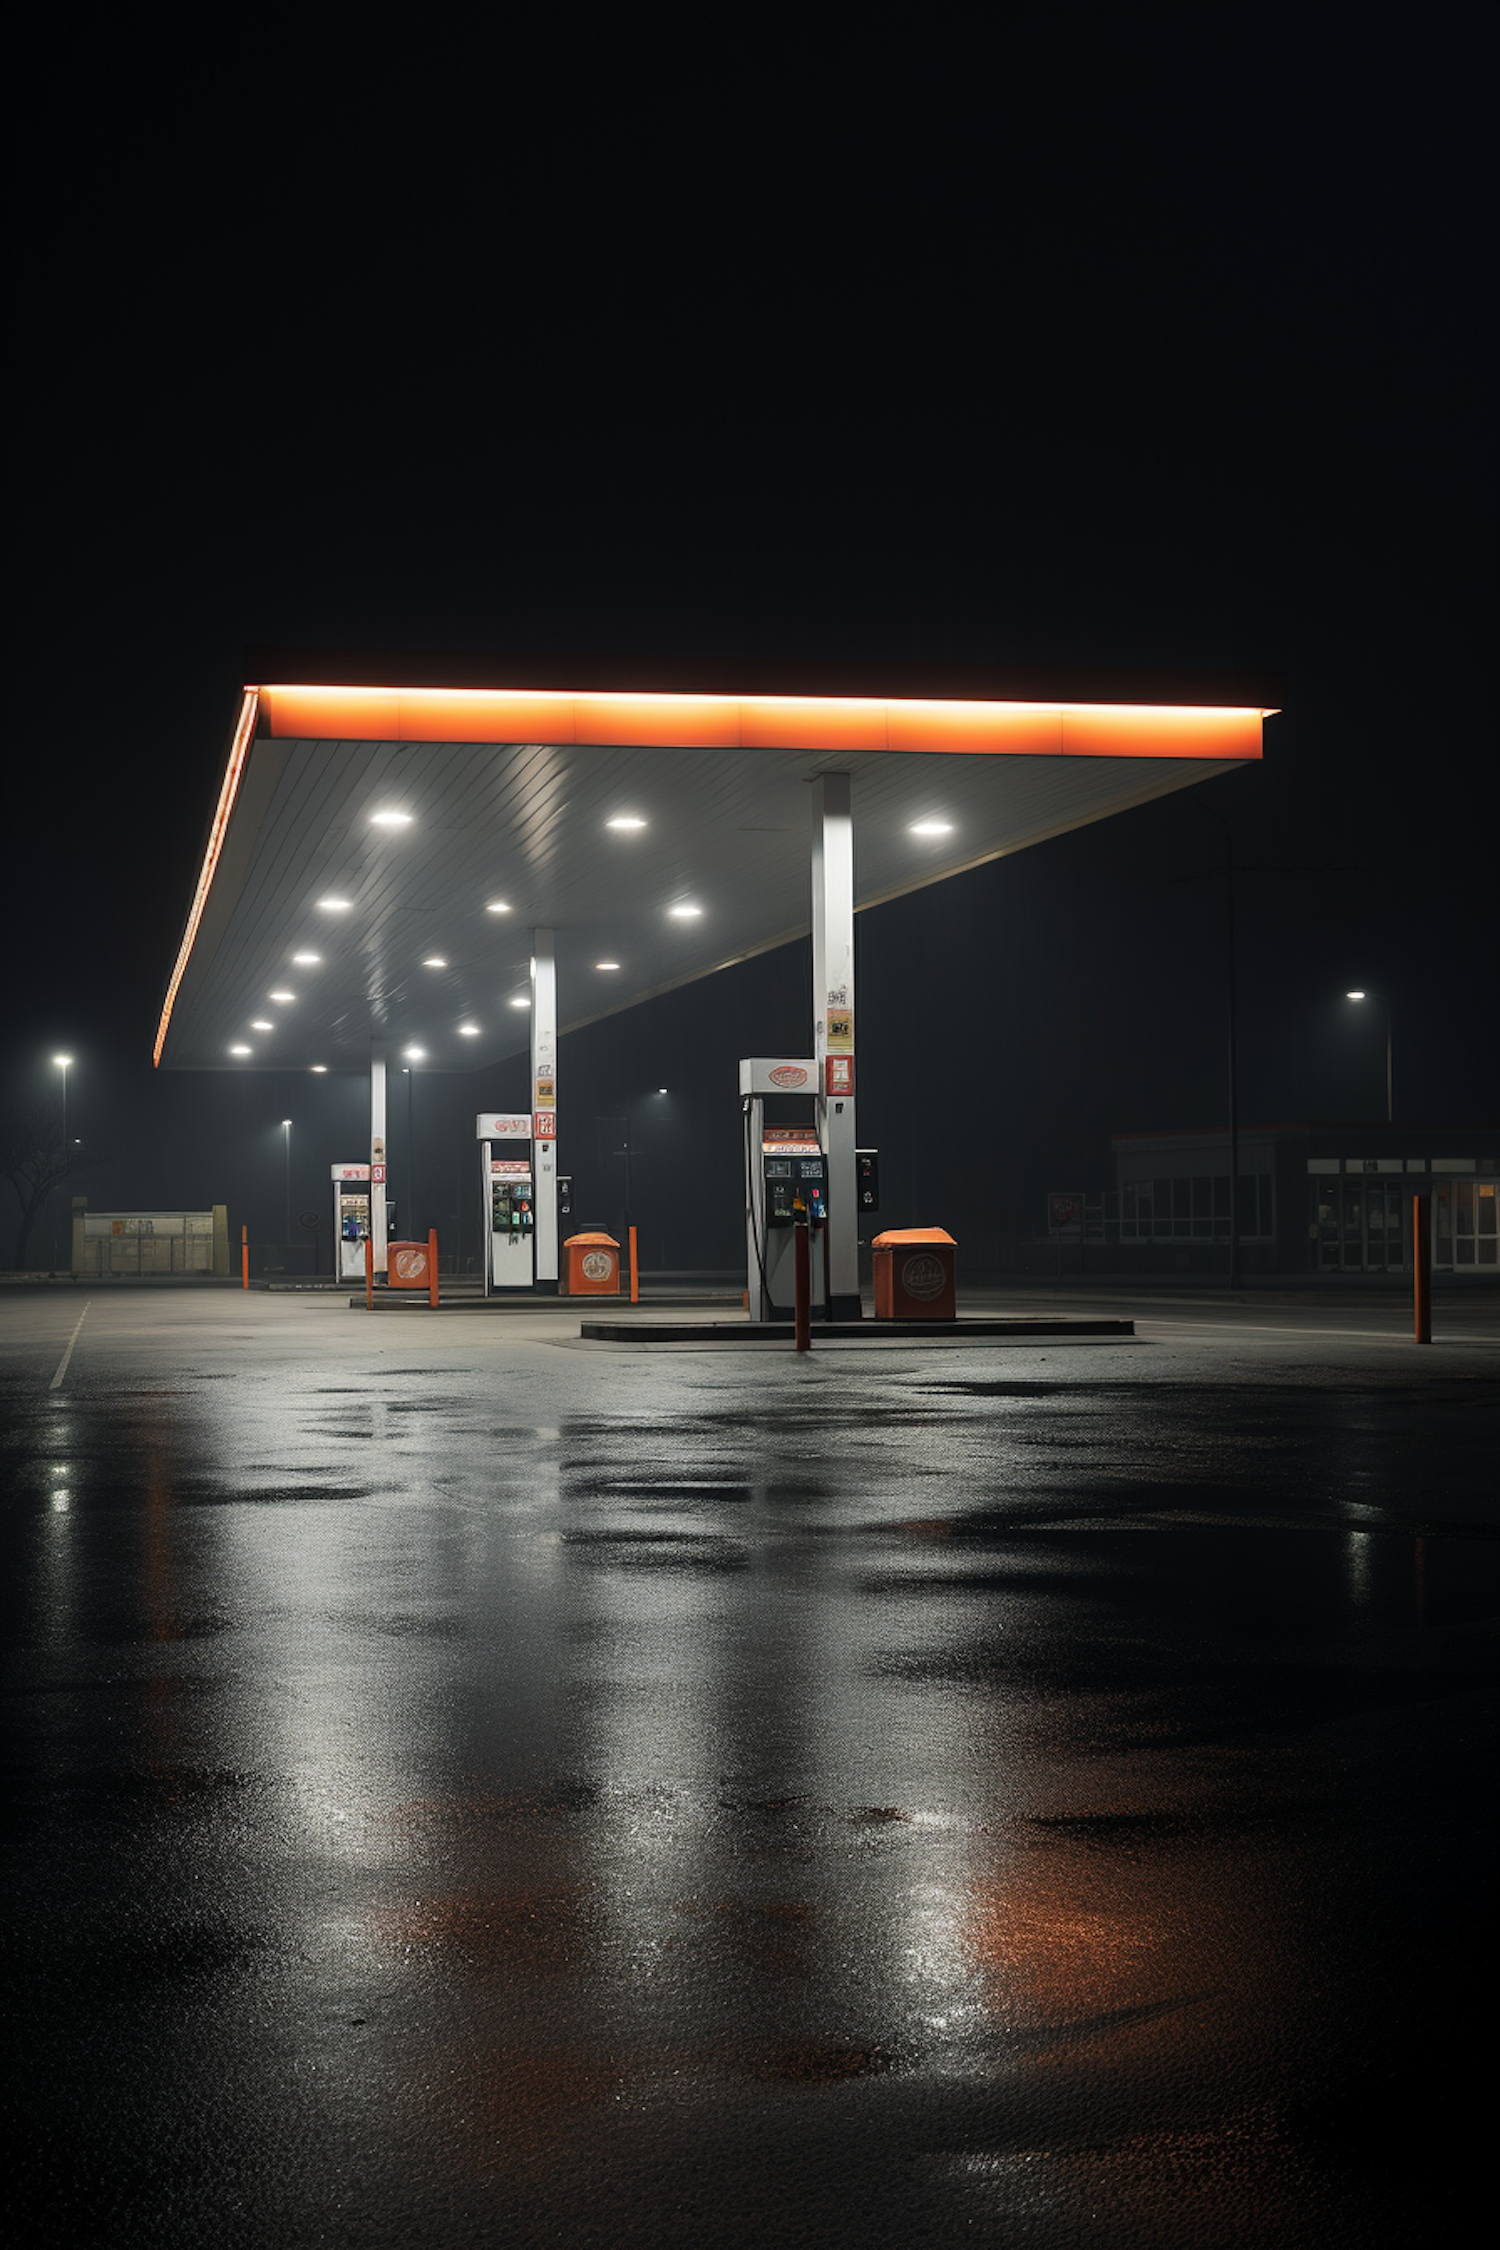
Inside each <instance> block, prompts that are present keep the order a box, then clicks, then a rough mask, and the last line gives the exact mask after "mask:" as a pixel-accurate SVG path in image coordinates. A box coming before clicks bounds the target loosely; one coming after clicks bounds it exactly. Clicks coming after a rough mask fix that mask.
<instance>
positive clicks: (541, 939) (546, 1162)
mask: <svg viewBox="0 0 1500 2250" xmlns="http://www.w3.org/2000/svg"><path fill="white" fill-rule="evenodd" d="M531 1107H532V1110H533V1113H534V1114H533V1117H532V1131H533V1133H534V1135H535V1138H534V1140H533V1142H532V1154H533V1157H534V1160H535V1164H536V1173H535V1180H536V1190H535V1192H536V1236H535V1245H534V1246H535V1253H536V1264H535V1266H534V1268H533V1271H534V1274H535V1284H534V1286H535V1288H536V1291H537V1294H538V1295H539V1296H543V1297H555V1296H556V1295H557V1280H558V1274H559V1272H560V1270H561V1268H560V1266H559V1263H558V1241H557V962H556V959H555V956H554V954H553V949H552V932H551V931H550V930H533V931H532V933H531ZM549 1124H550V1126H551V1132H550V1133H549V1132H548V1131H547V1129H546V1128H547V1126H548V1125H549Z"/></svg>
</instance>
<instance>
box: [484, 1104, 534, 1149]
mask: <svg viewBox="0 0 1500 2250" xmlns="http://www.w3.org/2000/svg"><path fill="white" fill-rule="evenodd" d="M474 1137H475V1139H476V1140H480V1141H529V1140H530V1138H531V1112H530V1110H529V1109H522V1110H497V1109H486V1110H481V1111H480V1113H479V1116H478V1117H477V1118H476V1119H475V1121H474Z"/></svg>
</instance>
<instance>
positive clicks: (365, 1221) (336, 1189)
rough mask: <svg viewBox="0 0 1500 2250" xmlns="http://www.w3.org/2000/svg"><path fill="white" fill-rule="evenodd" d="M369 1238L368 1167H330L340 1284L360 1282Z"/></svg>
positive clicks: (335, 1270)
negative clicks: (331, 1168)
mask: <svg viewBox="0 0 1500 2250" xmlns="http://www.w3.org/2000/svg"><path fill="white" fill-rule="evenodd" d="M369 1239H370V1167H369V1165H368V1164H335V1165H334V1167H333V1241H334V1252H333V1255H334V1261H335V1263H334V1272H335V1273H336V1274H337V1276H338V1278H339V1280H340V1281H361V1282H362V1281H363V1280H364V1278H365V1244H366V1243H367V1242H368V1241H369Z"/></svg>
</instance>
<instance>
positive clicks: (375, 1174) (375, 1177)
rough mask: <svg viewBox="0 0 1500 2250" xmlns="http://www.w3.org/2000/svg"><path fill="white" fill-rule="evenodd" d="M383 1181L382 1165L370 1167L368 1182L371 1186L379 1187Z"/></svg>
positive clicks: (383, 1168)
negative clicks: (369, 1181)
mask: <svg viewBox="0 0 1500 2250" xmlns="http://www.w3.org/2000/svg"><path fill="white" fill-rule="evenodd" d="M384 1179H385V1166H384V1165H383V1164H372V1165H371V1166H370V1180H371V1183H372V1185H373V1186H375V1187H379V1186H380V1185H381V1184H382V1182H383V1181H384Z"/></svg>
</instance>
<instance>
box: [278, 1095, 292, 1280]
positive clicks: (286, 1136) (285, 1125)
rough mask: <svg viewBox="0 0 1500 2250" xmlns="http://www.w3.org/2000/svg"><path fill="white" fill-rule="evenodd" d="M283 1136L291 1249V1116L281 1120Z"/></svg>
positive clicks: (288, 1241) (288, 1237) (290, 1245)
mask: <svg viewBox="0 0 1500 2250" xmlns="http://www.w3.org/2000/svg"><path fill="white" fill-rule="evenodd" d="M281 1138H282V1142H283V1144H284V1149H285V1154H286V1237H285V1240H286V1246H287V1249H288V1250H290V1249H291V1247H292V1121H291V1119H290V1118H289V1117H283V1119H282V1120H281Z"/></svg>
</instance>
